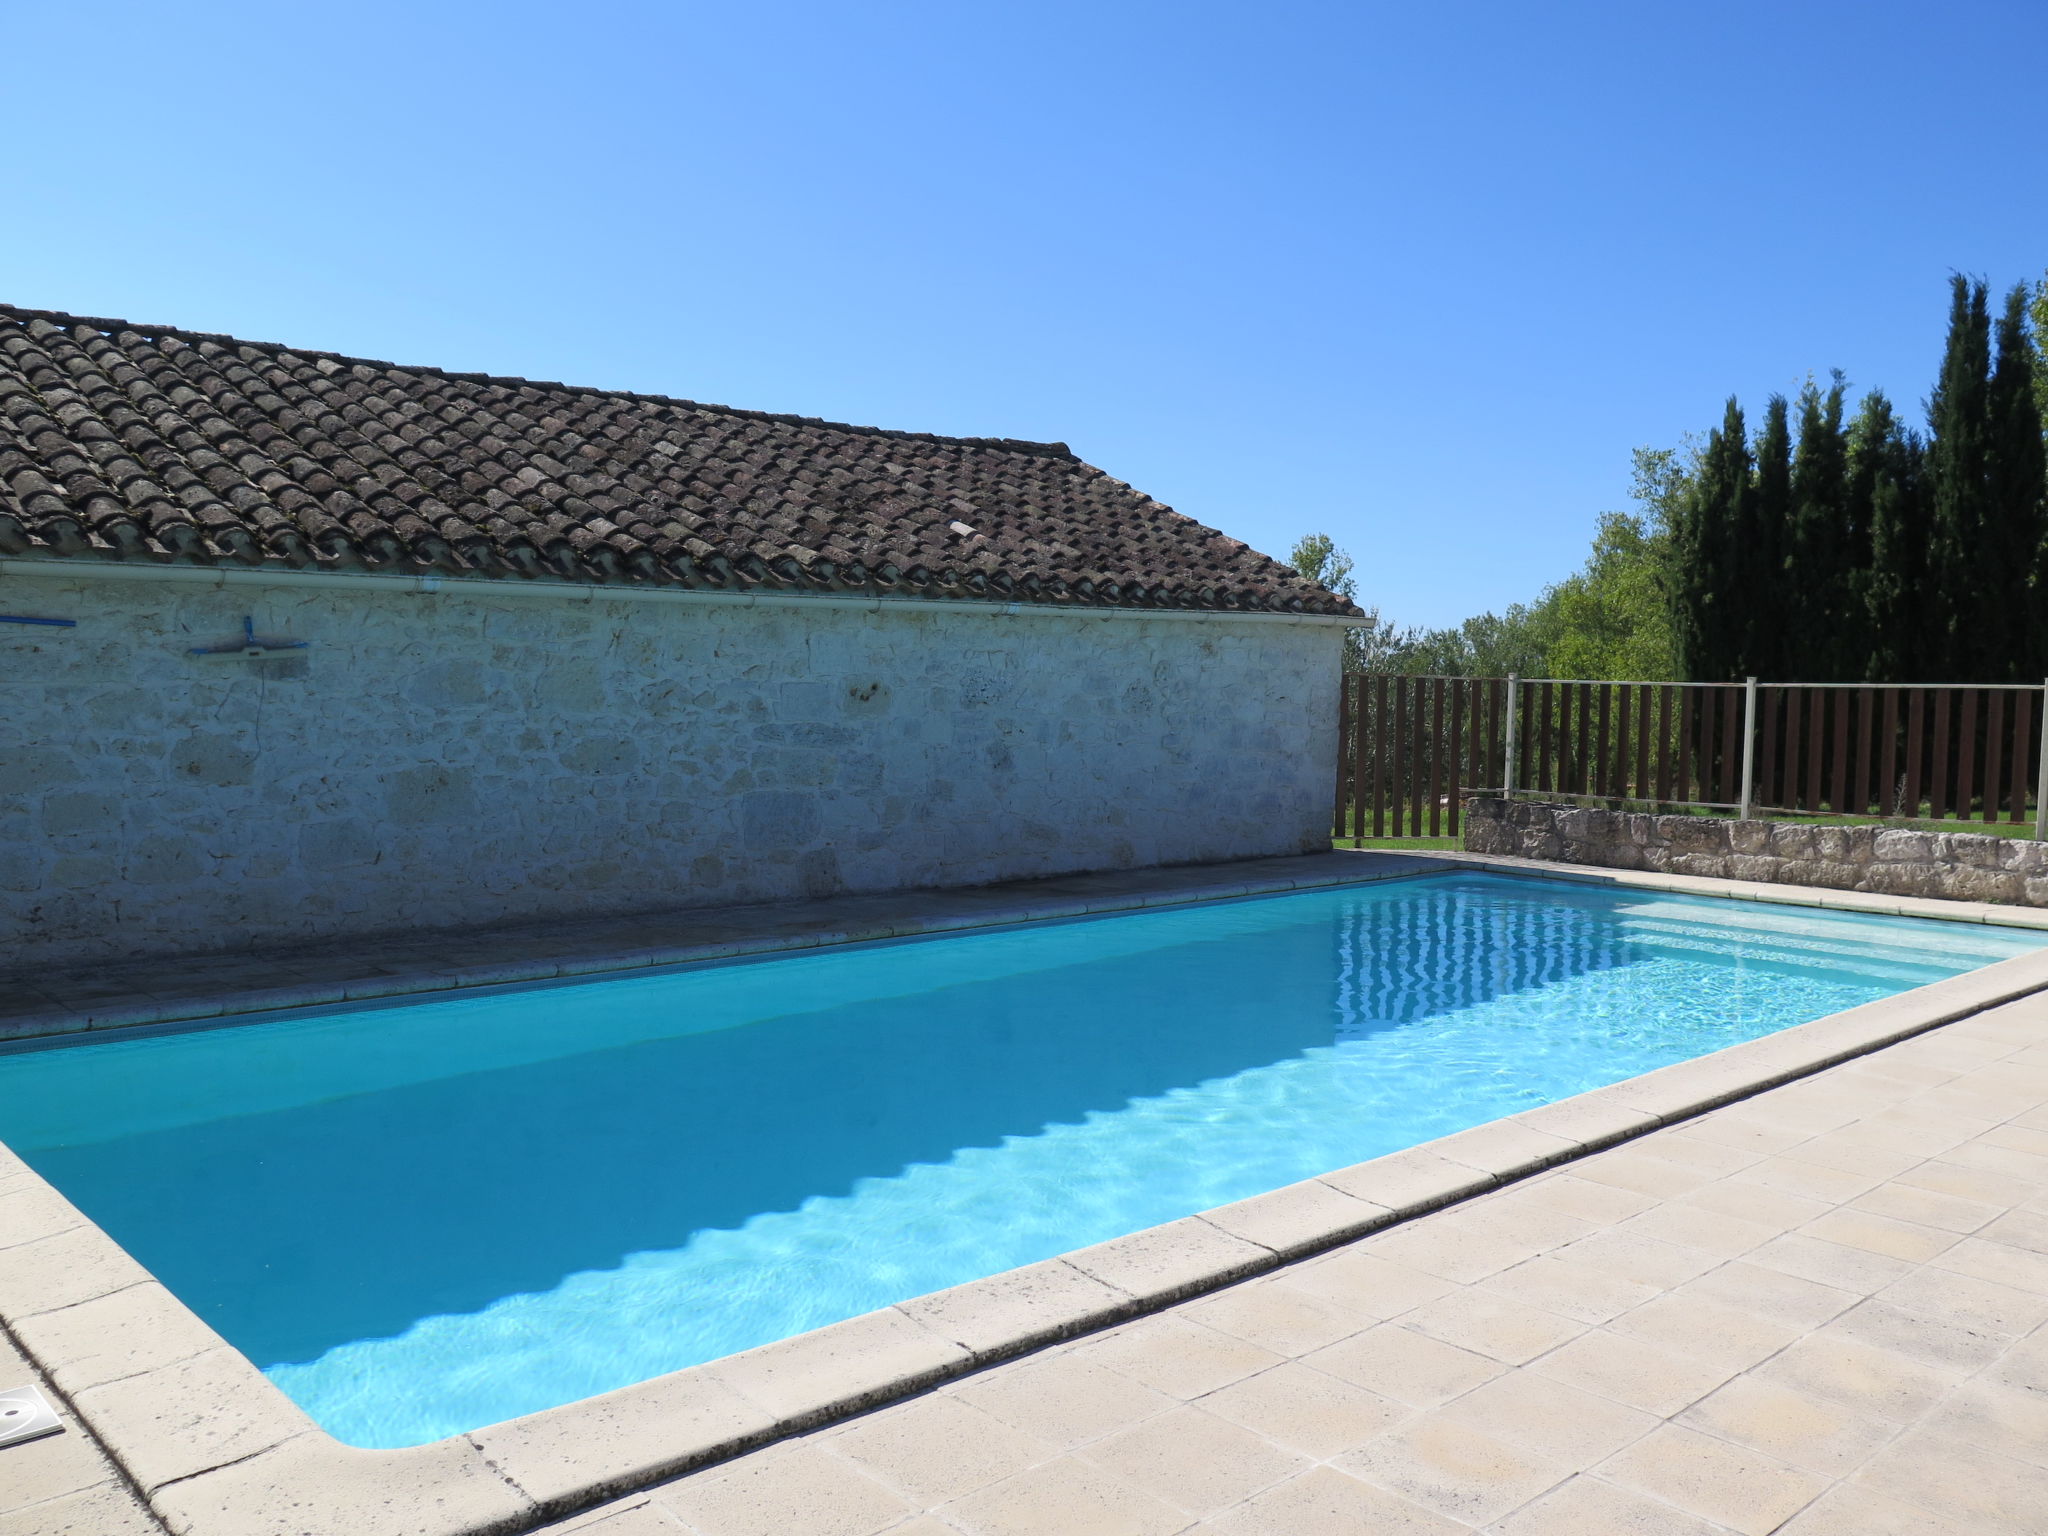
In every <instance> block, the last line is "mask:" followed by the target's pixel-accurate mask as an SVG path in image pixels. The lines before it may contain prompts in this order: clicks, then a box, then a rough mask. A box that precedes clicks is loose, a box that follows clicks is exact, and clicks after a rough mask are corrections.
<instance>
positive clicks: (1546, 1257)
mask: <svg viewBox="0 0 2048 1536" xmlns="http://www.w3.org/2000/svg"><path fill="white" fill-rule="evenodd" d="M1475 1289H1477V1290H1480V1291H1483V1292H1486V1293H1487V1294H1489V1295H1495V1296H1505V1297H1508V1298H1509V1299H1511V1300H1514V1301H1520V1302H1525V1303H1527V1304H1528V1305H1529V1306H1532V1307H1540V1308H1542V1309H1543V1310H1544V1311H1546V1312H1553V1313H1556V1314H1557V1315H1558V1316H1559V1317H1569V1318H1573V1319H1575V1320H1576V1321H1578V1322H1581V1323H1586V1324H1589V1325H1591V1324H1595V1323H1604V1322H1606V1321H1607V1320H1608V1319H1610V1318H1614V1317H1619V1316H1620V1315H1621V1314H1622V1313H1624V1312H1626V1311H1628V1310H1629V1309H1630V1308H1631V1307H1639V1306H1641V1305H1642V1304H1643V1303H1644V1302H1646V1301H1649V1300H1650V1299H1652V1298H1653V1297H1655V1296H1658V1295H1661V1294H1663V1293H1662V1292H1660V1291H1659V1290H1658V1289H1657V1288H1655V1287H1654V1286H1648V1285H1638V1284H1637V1283H1636V1282H1635V1281H1633V1280H1623V1279H1620V1278H1618V1277H1616V1276H1614V1275H1610V1274H1608V1273H1606V1272H1605V1271H1604V1270H1600V1269H1596V1268H1595V1267H1593V1266H1592V1265H1590V1264H1579V1263H1575V1262H1574V1261H1572V1260H1570V1259H1560V1258H1554V1257H1552V1256H1551V1255H1550V1254H1540V1255H1538V1256H1537V1257H1536V1258H1533V1259H1529V1260H1526V1261H1525V1262H1523V1263H1520V1264H1517V1265H1516V1266H1515V1267H1514V1268H1512V1269H1504V1270H1502V1271H1501V1272H1500V1273H1499V1274H1497V1275H1490V1276H1488V1277H1487V1278H1486V1279H1484V1280H1482V1281H1480V1282H1479V1284H1478V1286H1477V1287H1476V1288H1475Z"/></svg>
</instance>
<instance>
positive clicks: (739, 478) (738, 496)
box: [0, 305, 1357, 614]
mask: <svg viewBox="0 0 2048 1536" xmlns="http://www.w3.org/2000/svg"><path fill="white" fill-rule="evenodd" d="M31 553H33V554H43V555H54V556H57V557H62V558H68V559H83V560H93V559H100V560H125V561H153V562H163V563H180V564H200V565H214V564H218V565H238V566H243V567H264V568H271V569H287V568H290V569H315V570H319V569H326V570H367V571H377V572H395V573H424V572H430V571H431V572H441V573H447V574H452V575H468V576H473V577H482V578H494V579H499V580H519V579H524V578H534V577H542V578H548V579H553V580H557V581H559V580H573V581H591V582H619V583H638V584H645V583H661V584H666V585H670V586H681V587H699V588H706V589H723V590H728V591H731V590H740V591H756V590H786V591H801V592H818V591H841V592H845V591H853V592H886V593H891V594H896V595H903V596H924V597H931V598H939V599H948V598H951V599H978V600H990V599H995V600H1002V601H1012V602H1033V603H1055V604H1061V605H1065V606H1072V607H1120V608H1131V607H1138V608H1157V607H1173V608H1216V609H1237V610H1246V609H1249V610H1264V611H1269V612H1270V611H1278V612H1295V613H1302V612H1307V613H1330V614H1349V613H1355V612H1356V611H1357V610H1356V609H1355V608H1353V607H1352V606H1351V604H1349V603H1348V602H1346V601H1344V600H1343V599H1342V598H1339V597H1335V596H1333V595H1331V594H1330V593H1329V592H1326V591H1325V590H1323V589H1322V588H1321V587H1318V586H1316V585H1314V584H1313V583H1311V582H1309V581H1307V580H1305V579H1303V578H1302V577H1301V576H1300V575H1298V574H1297V573H1296V572H1295V571H1294V570H1293V569H1292V568H1291V567H1289V566H1285V565H1282V564H1280V563H1279V562H1277V561H1274V560H1270V559H1268V558H1266V557H1265V556H1264V555H1261V554H1259V553H1258V552H1257V551H1255V550H1253V549H1250V548H1249V547H1247V546H1246V545H1244V544H1241V543H1239V542H1238V541H1237V540H1236V539H1232V538H1229V537H1226V536H1225V535H1223V534H1221V533H1218V532H1216V531H1215V530H1214V529H1212V528H1205V527H1203V526H1202V525H1201V524H1199V523H1197V522H1195V521H1193V520H1192V519H1190V518H1186V517H1183V516H1181V515H1180V514H1179V513H1177V512H1175V511H1173V510H1172V509H1171V508H1170V507H1166V506H1162V505H1161V504H1160V503H1158V502H1156V501H1153V500H1152V499H1151V498H1149V497H1147V496H1144V495H1142V494H1140V493H1139V492H1137V491H1134V490H1133V489H1131V487H1129V486H1127V485H1125V484H1124V483H1123V482H1121V481H1119V480H1112V479H1111V478H1110V477H1109V476H1108V475H1105V474H1104V473H1103V472H1102V471H1101V470H1099V469H1096V468H1094V467H1092V466H1091V465H1088V464H1084V463H1082V462H1081V461H1080V460H1079V459H1077V458H1075V457H1074V456H1073V454H1072V453H1070V452H1069V451H1068V450H1067V447H1066V445H1065V444H1063V443H1027V442H1015V441H1011V440H1009V439H1006V438H971V437H968V438H962V437H937V436H933V435H930V434H927V433H921V432H892V431H885V430H882V429H880V428H875V427H853V426H844V425H841V424H838V423H835V422H826V421H817V420H813V419H812V418H809V417H803V416H778V415H773V414H770V413H768V412H764V411H746V410H735V409H731V408H729V407H726V406H719V405H698V404H695V403H693V402H691V401H687V400H670V399H666V398H663V397H661V396H658V395H635V394H625V393H620V392H618V391H612V390H598V389H581V388H576V387H573V386H570V385H566V384H553V383H540V382H536V381H533V380H529V379H507V378H491V377H487V376H485V375H482V374H465V373H447V372H444V371H442V370H440V369H437V368H410V367H405V368H402V367H399V366H397V365H396V364H393V363H381V362H370V361H366V360H364V359H362V358H352V357H338V356H334V355H332V354H329V353H324V352H304V351H298V350H295V349H293V348H290V347H282V346H273V345H270V344H268V343H262V342H248V341H238V340H236V339H235V338H233V337H230V336H210V335H203V334H197V333H194V332H189V331H179V330H173V329H169V328H166V327H163V326H144V325H131V324H129V323H127V322H126V321H121V320H93V319H83V318H80V317H78V316H74V315H63V314H53V313H49V312H45V311H39V310H24V309H15V308H12V307H10V306H5V305H0V554H12V555H22V554H31Z"/></svg>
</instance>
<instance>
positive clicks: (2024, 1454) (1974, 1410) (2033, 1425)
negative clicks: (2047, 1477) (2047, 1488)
mask: <svg viewBox="0 0 2048 1536" xmlns="http://www.w3.org/2000/svg"><path fill="white" fill-rule="evenodd" d="M1920 1427H1921V1428H1922V1429H1924V1430H1926V1431H1927V1432H1928V1433H1930V1434H1936V1435H1947V1436H1952V1437H1953V1438H1956V1439H1959V1440H1964V1441H1967V1442H1968V1443H1969V1444H1971V1445H1974V1446H1976V1447H1977V1448H1978V1449H1979V1450H1984V1451H1991V1452H1994V1453H1996V1454H1997V1455H2000V1456H2009V1457H2011V1458H2012V1459H2013V1460H2014V1461H2024V1462H2027V1463H2028V1464H2030V1465H2032V1466H2035V1467H2041V1468H2048V1393H2041V1392H2030V1391H2027V1390H2026V1389H2025V1388H2022V1387H2008V1386H2002V1385H2000V1384H1999V1383H1997V1382H1994V1381H1986V1380H1978V1381H1971V1382H1965V1383H1964V1384H1963V1385H1962V1386H1960V1387H1958V1388H1957V1389H1956V1390H1955V1391H1954V1392H1952V1393H1951V1394H1950V1395H1949V1396H1948V1397H1947V1398H1946V1399H1945V1400H1944V1401H1943V1402H1942V1404H1941V1405H1940V1406H1939V1407H1938V1408H1936V1409H1935V1410H1934V1411H1933V1412H1932V1413H1931V1414H1929V1415H1928V1416H1927V1418H1926V1419H1925V1420H1924V1421H1923V1422H1922V1424H1921V1426H1920Z"/></svg>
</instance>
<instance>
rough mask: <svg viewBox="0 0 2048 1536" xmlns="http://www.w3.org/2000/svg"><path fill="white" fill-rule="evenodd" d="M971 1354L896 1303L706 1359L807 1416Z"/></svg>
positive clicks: (737, 1383)
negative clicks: (918, 1320) (710, 1359)
mask: <svg viewBox="0 0 2048 1536" xmlns="http://www.w3.org/2000/svg"><path fill="white" fill-rule="evenodd" d="M970 1358H971V1357H970V1356H969V1355H968V1353H967V1351H966V1350H964V1349H962V1348H961V1347H960V1346H959V1345H958V1344H955V1343H953V1342H952V1341H951V1340H950V1339H943V1338H941V1337H940V1336H939V1335H938V1334H936V1333H933V1332H932V1331H931V1330H930V1329H928V1328H926V1327H924V1326H923V1325H921V1324H920V1323H918V1322H917V1321H915V1320H914V1319H912V1318H910V1317H907V1316H905V1315H904V1314H903V1313H901V1312H898V1311H896V1310H894V1309H893V1308H884V1309H883V1310H882V1311H880V1312H868V1313H865V1314H863V1315H861V1316H859V1317H850V1318H848V1319H847V1320H846V1321H845V1322H843V1323H832V1324H829V1325H828V1326H826V1327H823V1328H817V1329H813V1330H812V1331H811V1332H809V1333H799V1334H796V1335H795V1336H793V1337H791V1338H787V1339H781V1340H778V1341H777V1342H775V1343H773V1344H763V1345H760V1346H758V1347H757V1348H754V1349H749V1350H744V1351H742V1352H741V1353H739V1354H737V1355H727V1356H726V1357H725V1358H724V1359H723V1360H714V1361H713V1362H711V1364H709V1365H707V1366H704V1367H702V1369H703V1370H704V1372H705V1373H706V1374H707V1375H709V1376H711V1377H713V1378H714V1379H716V1380H718V1381H720V1382H723V1383H724V1384H725V1385H726V1386H728V1387H731V1388H732V1389H733V1390H734V1391H735V1392H738V1393H739V1394H740V1396H742V1397H744V1398H746V1399H747V1400H748V1401H750V1402H753V1403H755V1404H757V1405H759V1406H760V1407H762V1408H765V1409H767V1410H768V1411H769V1412H770V1413H771V1414H773V1415H774V1416H775V1417H776V1418H778V1419H782V1420H785V1421H791V1422H796V1423H803V1422H805V1421H807V1420H808V1421H809V1422H812V1423H815V1422H818V1419H819V1417H820V1416H822V1415H825V1414H827V1413H831V1412H834V1411H844V1410H845V1409H846V1408H857V1407H866V1406H867V1405H868V1404H870V1403H874V1402H879V1401H881V1400H882V1399H884V1398H886V1397H891V1396H898V1395H902V1394H906V1393H909V1392H912V1391H915V1390H916V1389H917V1388H918V1387H919V1386H923V1385H930V1384H931V1383H932V1382H934V1381H937V1380H939V1379H941V1378H942V1377H944V1376H945V1375H948V1374H950V1373H952V1372H953V1371H956V1370H958V1369H959V1368H960V1367H961V1366H963V1365H965V1364H966V1363H967V1362H968V1360H969V1359H970Z"/></svg>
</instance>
